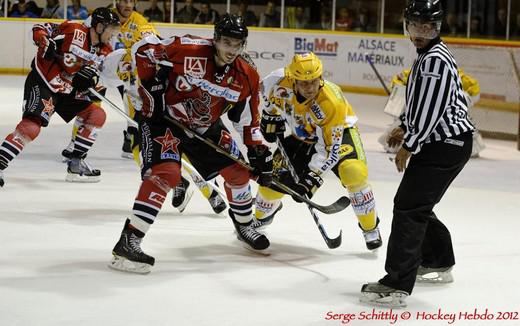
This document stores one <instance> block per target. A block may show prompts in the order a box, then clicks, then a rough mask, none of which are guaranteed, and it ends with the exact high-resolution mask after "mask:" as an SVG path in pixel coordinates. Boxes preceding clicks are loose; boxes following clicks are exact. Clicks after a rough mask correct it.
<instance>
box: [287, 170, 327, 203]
mask: <svg viewBox="0 0 520 326" xmlns="http://www.w3.org/2000/svg"><path fill="white" fill-rule="evenodd" d="M322 184H323V179H322V178H321V177H320V176H319V175H318V174H317V173H315V172H313V171H307V172H306V173H304V174H302V175H300V182H298V183H297V184H295V185H294V186H293V187H292V188H293V190H294V191H295V192H297V193H298V194H300V195H302V196H307V198H309V199H311V198H312V196H313V195H314V193H315V192H316V190H318V188H319V187H320V186H321V185H322ZM293 199H294V200H295V201H297V202H299V203H301V200H299V199H298V198H296V197H293Z"/></svg>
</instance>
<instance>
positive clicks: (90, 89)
mask: <svg viewBox="0 0 520 326" xmlns="http://www.w3.org/2000/svg"><path fill="white" fill-rule="evenodd" d="M88 90H89V92H91V93H92V94H93V95H95V96H96V97H97V98H99V99H100V100H102V101H105V102H106V103H107V104H108V105H109V106H110V107H111V108H112V109H114V110H115V111H116V112H117V113H119V114H120V115H121V116H122V117H123V118H125V119H126V120H127V121H128V122H129V123H130V124H131V125H132V126H133V127H136V128H138V123H137V122H136V121H135V120H134V119H132V118H131V117H130V116H129V115H128V114H127V113H126V112H125V111H123V110H121V108H120V107H119V106H117V105H116V104H115V103H114V102H112V101H111V100H109V99H108V98H106V96H103V95H101V94H100V93H99V92H98V91H96V90H95V89H94V88H93V87H90V88H89V89H88ZM181 161H182V164H183V165H186V166H187V167H188V168H189V169H190V170H191V171H192V172H193V173H194V174H196V175H197V177H200V178H201V179H203V180H204V178H203V177H202V176H201V175H200V173H199V172H198V171H197V169H195V167H194V166H193V165H191V164H190V163H189V162H187V161H186V160H185V159H183V158H181ZM206 183H207V184H208V185H209V186H210V187H211V188H213V190H215V191H216V192H218V193H219V194H221V195H222V192H221V191H220V189H219V188H218V187H217V186H216V185H215V184H214V183H213V182H206Z"/></svg>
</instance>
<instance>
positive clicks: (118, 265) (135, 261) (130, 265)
mask: <svg viewBox="0 0 520 326" xmlns="http://www.w3.org/2000/svg"><path fill="white" fill-rule="evenodd" d="M127 225H128V222H127V224H126V225H125V228H124V229H123V232H121V238H119V241H118V242H117V243H116V245H115V247H114V249H113V250H112V254H113V255H114V257H113V258H112V260H111V261H110V264H109V265H108V267H110V268H112V269H116V270H119V271H123V272H130V273H138V274H146V273H150V270H151V268H152V266H153V265H154V263H155V258H153V257H152V256H149V255H147V254H145V253H144V252H143V250H142V249H141V241H142V240H143V238H140V237H138V236H137V235H136V234H135V233H134V232H133V231H132V230H131V229H129V228H128V227H127Z"/></svg>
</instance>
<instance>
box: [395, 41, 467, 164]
mask: <svg viewBox="0 0 520 326" xmlns="http://www.w3.org/2000/svg"><path fill="white" fill-rule="evenodd" d="M417 52H418V54H419V56H418V57H417V59H416V60H415V62H414V64H413V67H412V70H411V72H410V76H409V77H408V83H407V85H406V110H405V112H404V115H403V117H402V120H403V127H404V129H405V134H404V144H403V148H405V149H406V150H408V151H409V152H411V153H412V154H416V153H418V152H419V151H420V150H421V146H422V145H423V144H424V143H429V142H434V141H441V140H444V139H446V138H450V137H454V136H457V135H460V134H462V133H464V132H468V131H473V130H474V129H475V128H474V127H473V124H472V123H471V122H470V121H469V119H468V102H467V99H466V96H465V95H464V91H463V89H462V82H461V80H460V77H459V74H458V72H457V63H456V62H455V59H454V58H453V55H452V54H451V52H450V50H448V47H447V46H446V44H444V43H443V42H442V41H441V40H440V38H437V39H434V40H432V41H431V42H430V44H429V45H428V47H426V48H424V49H419V50H418V51H417Z"/></svg>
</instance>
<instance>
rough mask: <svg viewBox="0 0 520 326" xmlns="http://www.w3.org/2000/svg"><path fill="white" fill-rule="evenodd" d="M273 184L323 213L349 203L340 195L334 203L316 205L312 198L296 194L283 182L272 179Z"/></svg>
mask: <svg viewBox="0 0 520 326" xmlns="http://www.w3.org/2000/svg"><path fill="white" fill-rule="evenodd" d="M273 184H274V185H275V186H277V187H279V188H280V189H282V190H283V191H285V192H286V193H288V194H289V195H291V196H293V197H296V198H298V199H299V200H300V201H302V202H304V203H306V204H307V205H309V206H310V207H312V208H315V209H317V210H319V211H320V212H322V213H324V214H336V213H339V212H341V211H342V210H344V209H345V208H347V207H348V206H349V205H350V199H348V198H347V197H345V196H341V197H340V198H339V199H338V200H336V201H335V202H334V203H332V204H330V205H325V206H323V205H318V204H316V203H315V202H313V201H312V200H310V199H308V198H307V197H305V196H302V195H300V194H298V193H297V192H295V191H294V190H292V189H291V188H289V187H288V186H287V185H286V184H283V183H281V182H280V181H278V180H276V179H274V180H273Z"/></svg>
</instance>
